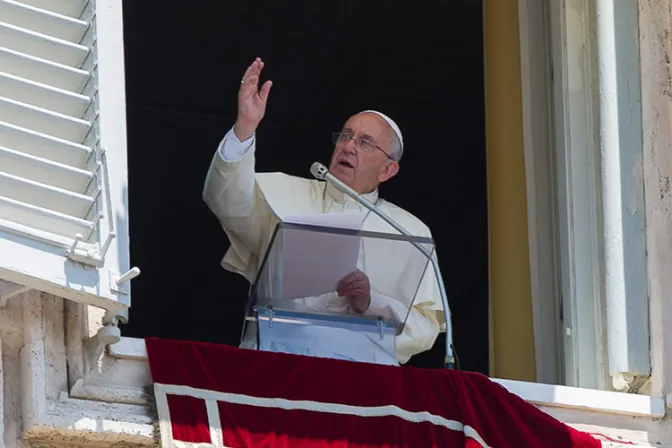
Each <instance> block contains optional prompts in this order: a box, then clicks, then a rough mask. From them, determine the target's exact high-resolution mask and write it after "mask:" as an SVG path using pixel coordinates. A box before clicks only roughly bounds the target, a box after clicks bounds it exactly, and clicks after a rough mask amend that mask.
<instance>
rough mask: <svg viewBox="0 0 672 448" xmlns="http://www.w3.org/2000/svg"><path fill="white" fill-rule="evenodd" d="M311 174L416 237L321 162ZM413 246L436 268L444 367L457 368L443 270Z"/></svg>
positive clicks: (432, 257) (424, 251)
mask: <svg viewBox="0 0 672 448" xmlns="http://www.w3.org/2000/svg"><path fill="white" fill-rule="evenodd" d="M310 173H311V174H312V175H313V177H315V178H316V179H319V180H325V181H327V182H328V183H330V184H331V185H332V186H334V187H335V188H336V189H337V190H339V191H341V192H342V193H344V194H346V195H348V196H350V197H351V198H352V199H354V200H355V201H357V202H358V203H360V204H362V205H363V206H364V207H366V208H368V209H369V210H371V211H372V212H373V213H375V214H376V215H378V216H379V217H380V218H381V219H383V220H384V221H385V222H387V223H388V224H389V225H391V226H392V227H394V228H395V229H396V230H397V231H398V232H399V233H401V234H402V235H406V236H414V235H412V234H411V233H410V232H409V231H408V230H406V229H404V228H403V227H402V226H401V225H399V223H397V222H396V221H395V220H394V219H392V218H390V217H389V216H388V215H387V214H385V213H384V212H383V211H382V210H380V209H379V208H378V207H376V205H375V204H373V203H371V202H370V201H369V200H367V199H366V198H365V197H363V196H362V195H360V194H359V193H357V192H356V191H355V190H353V189H352V188H350V187H349V186H347V185H346V184H344V183H343V182H342V181H341V180H340V179H338V178H336V177H334V175H333V174H331V173H330V172H329V170H328V169H327V167H326V166H324V165H322V164H321V163H319V162H315V163H313V165H312V166H311V167H310ZM409 243H411V244H412V245H413V246H415V247H416V248H417V249H418V250H419V251H420V252H421V253H422V254H423V255H424V256H426V257H427V258H429V260H430V261H431V262H432V267H433V268H434V275H435V276H436V280H437V282H438V284H439V293H440V294H441V303H442V304H443V311H444V314H445V319H446V357H445V359H444V366H445V368H446V369H453V368H455V357H454V355H453V325H452V321H451V318H450V307H449V306H448V294H447V293H446V287H445V285H444V283H443V276H442V275H441V270H440V269H439V262H438V260H437V259H436V253H430V252H429V251H428V250H427V248H426V247H425V246H423V245H421V244H419V243H417V242H415V241H409Z"/></svg>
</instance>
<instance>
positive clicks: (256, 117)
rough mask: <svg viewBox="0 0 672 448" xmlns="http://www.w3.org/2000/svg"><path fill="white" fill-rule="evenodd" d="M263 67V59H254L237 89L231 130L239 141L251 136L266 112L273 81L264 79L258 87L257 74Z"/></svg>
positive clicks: (258, 74)
mask: <svg viewBox="0 0 672 448" xmlns="http://www.w3.org/2000/svg"><path fill="white" fill-rule="evenodd" d="M263 68H264V63H263V61H262V60H261V59H260V58H257V59H255V60H254V62H253V63H252V65H250V66H249V67H248V68H247V70H246V71H245V75H243V79H242V80H241V84H240V90H239V91H238V118H237V119H236V125H235V126H234V128H233V132H234V133H235V134H236V137H238V140H240V141H241V142H242V141H245V140H247V139H248V138H250V137H252V134H254V132H255V131H256V130H257V126H259V123H260V122H261V119H262V118H264V114H265V113H266V101H267V100H268V94H269V93H270V91H271V86H272V85H273V83H272V82H271V81H266V82H265V83H264V84H263V85H262V86H261V89H259V76H260V75H261V71H262V70H263Z"/></svg>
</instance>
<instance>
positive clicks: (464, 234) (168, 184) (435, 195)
mask: <svg viewBox="0 0 672 448" xmlns="http://www.w3.org/2000/svg"><path fill="white" fill-rule="evenodd" d="M213 5H219V6H213ZM124 20H125V30H124V32H125V37H124V40H125V52H126V83H127V90H126V94H127V107H128V112H127V116H128V148H129V173H130V174H129V176H130V179H129V192H130V225H131V258H132V262H133V264H134V265H136V266H138V267H140V268H141V269H142V274H141V275H140V276H139V277H138V278H136V279H134V280H133V299H132V300H133V302H132V308H131V311H130V322H129V323H128V324H127V325H124V326H123V328H122V333H123V334H124V335H125V336H133V337H146V336H158V337H163V338H171V339H189V340H200V341H211V342H218V343H223V344H230V345H237V344H238V342H239V340H240V331H241V327H242V312H243V306H244V302H245V299H246V294H247V291H248V285H247V283H246V281H245V280H244V279H243V278H242V277H240V276H236V275H234V274H231V273H228V272H226V271H224V270H223V269H222V268H221V267H220V260H221V258H222V257H223V255H224V253H225V251H226V249H227V247H228V242H227V238H226V235H225V234H224V232H223V231H222V229H221V228H220V227H219V224H218V222H217V220H216V218H215V217H214V216H213V215H212V214H211V213H210V211H209V210H208V209H207V207H206V205H205V204H204V203H203V201H202V199H201V191H202V186H203V180H204V177H205V174H206V171H207V168H208V165H209V163H210V160H211V158H212V156H213V153H214V151H215V148H216V146H217V144H218V143H219V141H220V140H221V138H222V137H223V136H224V134H225V133H226V132H227V131H228V130H229V129H230V127H231V126H232V125H233V123H234V120H235V115H236V93H237V89H238V85H239V83H240V78H241V76H242V74H243V72H244V70H245V68H246V67H247V66H248V65H249V64H250V63H251V62H252V60H253V59H254V57H256V56H260V57H261V58H262V59H263V60H264V61H265V62H266V69H265V71H264V74H263V79H262V81H263V80H265V79H272V80H273V81H274V86H273V89H272V92H271V96H270V99H269V105H268V109H267V113H266V118H265V119H264V121H263V122H262V124H261V126H260V128H259V130H258V133H257V138H258V149H257V169H258V170H259V171H283V172H286V173H289V174H293V175H297V176H304V177H310V173H309V168H310V165H311V164H312V163H313V162H315V161H321V162H323V163H328V160H329V157H330V154H331V151H332V144H331V133H332V132H334V131H337V130H339V129H340V128H341V126H342V124H343V123H344V122H345V120H346V119H347V117H348V116H350V115H351V114H353V113H355V112H358V111H360V110H364V109H377V110H380V111H382V112H384V113H386V114H388V115H390V116H391V117H392V118H393V119H395V120H396V121H397V123H398V124H399V126H400V127H401V129H402V132H403V133H404V140H405V146H406V151H405V154H404V159H403V160H402V164H401V171H400V173H399V175H398V176H397V177H396V178H394V179H392V180H391V181H390V182H388V183H387V184H385V185H384V186H383V187H382V189H381V194H382V195H383V196H384V197H385V198H386V199H388V200H390V201H392V202H394V203H396V204H397V205H399V206H401V207H403V208H405V209H406V210H408V211H410V212H411V213H413V214H415V215H416V216H418V217H419V218H420V219H422V220H423V221H424V222H425V223H427V225H429V227H430V228H431V229H432V232H433V234H434V238H435V240H436V244H437V251H438V254H439V260H440V263H441V265H442V272H443V275H444V278H445V282H446V286H447V289H448V293H449V295H450V303H451V308H452V312H453V322H454V338H455V345H456V349H457V351H458V354H459V358H460V365H461V368H462V369H465V370H471V371H479V372H482V373H485V374H487V365H488V312H487V310H488V258H487V204H486V165H485V131H484V95H483V51H482V47H483V43H482V13H481V2H478V1H473V0H453V1H451V2H445V1H439V0H420V1H416V2H414V3H410V2H396V3H395V2H383V1H367V2H362V1H357V0H343V1H339V2H315V1H295V2H277V1H270V0H258V1H255V2H251V1H239V2H226V3H224V4H222V3H217V2H205V1H198V0H194V1H190V2H183V1H179V2H178V1H173V0H165V1H162V2H160V5H158V6H157V3H156V2H139V1H125V2H124ZM443 350H444V342H443V340H442V337H440V338H439V341H438V342H437V343H436V345H435V347H434V349H433V350H432V351H430V352H428V353H424V354H422V355H418V356H416V357H414V358H413V359H412V360H411V362H410V364H411V365H415V366H422V367H430V368H438V367H440V366H441V365H442V359H443Z"/></svg>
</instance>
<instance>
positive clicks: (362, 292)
mask: <svg viewBox="0 0 672 448" xmlns="http://www.w3.org/2000/svg"><path fill="white" fill-rule="evenodd" d="M289 301H290V302H293V303H294V304H297V305H299V306H305V307H306V308H310V309H312V310H315V311H318V312H322V313H333V314H358V315H363V316H372V317H382V318H383V319H386V320H394V321H397V322H403V321H404V320H405V319H406V315H407V313H408V307H407V306H406V305H404V304H403V303H401V302H400V301H398V300H395V299H393V298H391V297H388V296H386V295H385V294H382V293H380V292H378V291H375V290H372V289H371V285H370V282H369V277H368V276H367V275H366V274H365V273H363V272H362V271H360V270H359V269H358V270H356V271H354V272H352V273H350V274H348V275H346V276H345V277H343V279H341V281H340V282H339V283H338V284H337V285H336V290H335V291H332V292H328V293H325V294H321V295H319V296H313V297H300V298H296V299H289Z"/></svg>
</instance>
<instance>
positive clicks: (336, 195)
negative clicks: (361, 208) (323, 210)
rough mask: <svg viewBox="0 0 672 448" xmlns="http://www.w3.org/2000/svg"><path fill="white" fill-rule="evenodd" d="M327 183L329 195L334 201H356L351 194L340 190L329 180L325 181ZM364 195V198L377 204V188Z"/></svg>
mask: <svg viewBox="0 0 672 448" xmlns="http://www.w3.org/2000/svg"><path fill="white" fill-rule="evenodd" d="M325 183H326V185H327V186H326V187H325V190H326V192H327V194H328V195H329V196H331V198H332V199H333V200H334V201H336V202H340V203H345V202H349V201H354V199H352V198H351V197H350V196H348V195H346V194H345V193H343V192H342V191H341V190H339V189H338V188H336V187H334V186H333V185H332V184H330V183H329V182H325ZM362 197H363V198H364V199H366V200H368V201H369V202H371V203H372V204H375V203H376V202H377V201H378V189H377V188H376V189H375V190H373V191H372V192H370V193H366V194H363V195H362Z"/></svg>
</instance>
